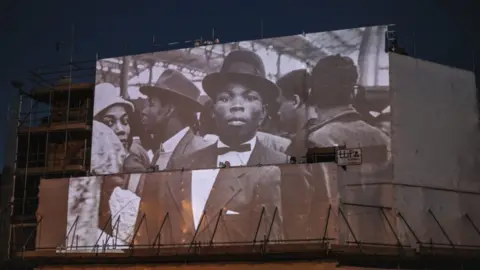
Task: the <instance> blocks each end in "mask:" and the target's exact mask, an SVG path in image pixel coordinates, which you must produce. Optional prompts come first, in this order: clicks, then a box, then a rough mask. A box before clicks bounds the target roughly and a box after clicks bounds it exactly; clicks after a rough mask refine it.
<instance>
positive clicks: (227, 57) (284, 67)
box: [91, 26, 390, 175]
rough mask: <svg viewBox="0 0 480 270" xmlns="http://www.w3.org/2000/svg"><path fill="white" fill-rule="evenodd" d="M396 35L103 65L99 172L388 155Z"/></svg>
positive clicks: (358, 32) (318, 39)
mask: <svg viewBox="0 0 480 270" xmlns="http://www.w3.org/2000/svg"><path fill="white" fill-rule="evenodd" d="M386 31H387V27H386V26H372V27H363V28H355V29H347V30H338V31H331V32H322V33H310V34H301V35H294V36H285V37H278V38H269V39H261V40H253V41H241V42H234V43H228V44H215V45H208V46H202V47H193V48H187V49H179V50H173V51H163V52H155V53H146V54H141V55H132V56H122V57H116V58H109V59H102V60H99V61H98V62H97V75H96V88H95V98H94V122H95V123H94V125H93V140H92V160H91V171H92V173H93V174H94V175H105V174H115V173H129V172H151V171H163V170H171V169H206V168H217V167H223V166H225V164H228V165H229V166H233V167H234V166H252V165H259V164H261V165H272V164H285V163H289V162H291V157H303V156H305V154H306V152H307V149H308V148H311V147H320V148H321V147H331V146H339V145H345V146H347V147H369V146H384V147H385V148H388V147H387V146H389V144H390V135H389V134H390V99H389V61H388V54H387V53H385V33H386ZM109 129H110V131H109ZM115 135H116V136H115ZM107 138H108V139H107ZM382 151H384V150H382ZM382 156H385V155H384V154H382Z"/></svg>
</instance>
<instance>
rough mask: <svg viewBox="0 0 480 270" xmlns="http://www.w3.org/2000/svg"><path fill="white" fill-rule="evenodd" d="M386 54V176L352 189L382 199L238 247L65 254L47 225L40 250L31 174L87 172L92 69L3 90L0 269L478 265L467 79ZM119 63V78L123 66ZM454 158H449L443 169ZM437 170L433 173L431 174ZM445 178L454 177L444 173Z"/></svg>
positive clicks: (41, 72) (331, 211)
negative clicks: (305, 235)
mask: <svg viewBox="0 0 480 270" xmlns="http://www.w3.org/2000/svg"><path fill="white" fill-rule="evenodd" d="M389 57H390V73H391V75H390V83H391V89H394V90H398V89H407V90H408V91H407V90H405V91H398V92H395V93H394V94H393V95H392V100H393V101H392V107H393V108H394V109H393V112H394V116H393V117H392V118H393V119H392V133H393V134H394V135H392V136H396V137H394V138H395V139H396V141H394V143H393V144H394V146H392V148H394V150H392V151H394V152H393V156H394V157H393V158H394V160H395V166H394V168H392V174H394V176H395V177H394V179H395V180H394V181H392V182H389V183H380V184H378V185H377V186H375V187H372V186H373V185H370V186H369V185H368V184H365V185H363V183H362V186H361V187H352V190H353V189H355V190H360V189H361V192H365V194H367V193H368V194H378V193H373V192H372V193H369V192H370V191H371V190H370V189H373V188H376V191H379V190H380V191H382V192H383V193H382V196H379V197H382V198H375V200H376V201H377V202H379V203H377V204H372V203H369V201H368V200H361V199H359V200H358V201H348V202H347V201H340V202H338V203H337V204H330V205H325V208H326V211H325V213H327V215H326V216H327V217H326V218H325V219H324V220H322V222H321V223H322V224H321V225H322V235H321V236H319V237H318V238H316V239H299V240H295V241H270V240H269V238H268V237H265V238H264V239H263V240H261V241H258V240H257V236H256V235H255V237H254V238H253V239H252V241H251V242H248V243H231V244H225V243H223V244H218V245H217V244H212V243H210V244H201V243H197V242H195V241H193V240H192V242H188V243H183V244H181V245H161V244H160V241H158V243H157V242H156V241H155V242H153V244H152V245H148V246H137V245H135V244H134V241H133V239H132V241H131V243H130V244H126V245H123V246H118V247H117V246H115V245H116V244H114V248H113V250H112V247H111V246H108V245H104V246H103V247H102V246H101V245H99V246H97V245H95V246H89V247H88V249H89V250H93V251H89V252H75V250H76V249H78V247H75V244H74V242H75V241H74V240H71V239H73V238H71V235H70V234H71V228H70V230H68V231H67V232H66V233H64V228H53V229H52V228H49V229H48V230H49V231H55V230H58V239H61V240H65V241H63V242H70V240H71V242H72V243H61V244H58V245H57V246H55V247H48V248H47V247H44V246H43V245H40V244H39V243H41V241H40V240H39V236H38V234H39V233H40V232H45V231H46V230H45V229H39V228H40V227H41V226H48V224H53V223H49V222H50V220H43V219H44V218H47V217H44V216H39V215H38V206H39V201H38V200H39V195H38V193H39V186H40V180H41V179H48V181H45V183H53V181H68V179H65V178H77V177H82V176H89V175H90V159H91V154H90V149H91V144H92V142H91V138H92V120H93V115H92V114H93V113H92V112H93V100H94V88H95V83H93V82H94V81H95V73H96V69H95V62H94V61H87V62H78V63H77V62H75V63H74V62H71V63H68V64H66V65H63V66H56V67H53V68H50V67H45V68H40V69H38V70H35V71H33V72H32V74H31V77H32V83H26V82H25V83H20V82H14V83H13V86H14V87H15V88H16V89H15V90H16V91H17V93H18V100H17V103H16V105H17V107H16V108H15V106H12V108H11V112H10V114H9V119H10V126H9V129H8V132H9V135H10V136H9V137H7V139H8V141H7V144H6V145H7V153H6V159H5V163H6V168H5V169H4V171H3V176H2V183H1V184H2V189H1V194H0V200H1V201H0V202H1V224H0V239H1V240H2V241H1V243H0V244H1V251H2V253H1V255H2V259H3V265H1V266H0V268H2V269H34V268H37V269H119V268H121V269H132V270H133V269H160V268H162V269H163V268H167V267H172V266H170V265H171V264H173V265H174V266H173V267H182V268H198V267H208V268H212V269H213V268H215V269H217V268H225V267H228V268H238V269H245V268H246V267H249V268H250V267H255V268H266V269H267V268H268V269H270V268H289V267H299V268H301V269H332V270H333V269H339V270H360V269H372V268H373V269H375V268H380V269H385V268H389V269H390V268H392V269H426V268H428V269H452V270H453V269H478V265H480V261H479V255H480V219H479V218H480V216H478V214H477V212H478V211H477V210H478V206H480V204H479V203H478V202H479V201H480V200H478V198H479V196H480V193H479V192H478V189H479V188H480V184H479V183H478V181H476V178H478V177H476V176H477V175H478V174H477V172H478V170H477V168H478V167H480V166H477V165H478V164H479V163H478V160H480V159H478V155H477V153H476V151H477V150H478V149H479V148H477V147H478V146H477V145H473V143H472V144H470V147H465V146H464V145H460V141H473V139H472V138H474V137H475V136H477V135H478V133H479V132H478V127H477V126H475V128H472V126H473V125H472V123H473V122H474V121H477V120H478V119H477V115H476V105H472V104H473V103H472V102H474V100H475V98H472V97H473V96H474V95H475V94H474V93H475V89H474V81H473V88H472V85H471V83H472V81H470V80H471V76H470V73H468V72H465V71H460V70H456V69H453V68H449V67H444V66H440V65H437V64H433V63H428V62H424V61H420V60H417V59H413V58H410V57H408V56H403V55H397V54H393V53H390V54H389ZM124 68H125V70H127V71H128V68H129V67H128V66H126V65H125V67H124ZM117 69H119V68H118V67H117ZM119 70H120V69H119ZM418 74H422V75H424V74H426V75H425V76H426V77H428V78H429V79H428V80H425V79H424V78H423V77H422V76H419V75H418ZM445 78H448V79H445ZM446 80H450V81H448V82H447V83H446V82H445V81H446ZM120 84H121V82H120ZM431 85H434V86H435V87H431ZM442 87H443V88H442ZM445 87H446V88H445ZM456 87H458V88H461V89H459V91H460V90H461V91H464V93H466V94H462V95H456V96H454V97H452V96H451V95H450V93H451V92H452V91H451V90H452V89H455V88H456ZM422 91H423V92H422ZM420 92H422V93H427V94H428V95H429V97H428V100H429V101H431V102H432V105H431V107H432V108H434V109H435V110H437V111H435V112H434V113H432V111H430V109H429V108H425V106H424V105H423V104H421V103H422V102H418V103H417V102H416V100H419V99H421V98H422V97H423V96H421V95H419V93H420ZM446 100H448V103H447V102H445V101H446ZM423 101H425V100H423ZM446 104H447V105H446ZM471 105H472V106H471ZM446 106H447V107H448V106H450V107H448V108H447V109H448V110H449V114H446V113H442V111H441V110H444V109H445V107H446ZM466 107H468V108H469V109H472V110H469V109H468V110H467V109H465V108H466ZM470 107H472V108H470ZM473 107H475V108H473ZM402 108H408V109H407V110H402ZM434 109H431V110H434ZM473 109H474V110H473ZM395 110H397V111H395ZM473 111H475V115H473ZM395 112H397V114H396V115H395ZM472 116H473V117H472ZM467 118H468V121H467V120H465V119H467ZM438 119H443V120H444V121H443V124H438V125H437V124H436V123H437V122H438ZM458 119H462V120H458ZM472 119H475V120H472ZM467 129H468V131H469V132H470V133H468V132H467V131H466V130H467ZM460 131H463V132H460ZM460 133H461V134H462V135H460ZM466 133H468V135H465V134H466ZM465 136H471V137H465ZM433 137H435V140H434V141H433V140H432V142H431V143H429V144H427V143H426V141H428V139H432V138H433ZM392 141H393V139H392ZM450 141H455V142H459V143H458V144H453V143H452V145H450V146H449V147H444V149H442V154H439V152H436V151H437V149H438V148H441V145H443V144H445V143H449V142H450ZM442 147H443V146H442ZM411 149H414V150H411ZM412 152H413V153H414V154H415V155H414V156H412ZM429 152H431V153H432V154H429ZM460 152H461V154H460ZM418 153H422V154H418ZM423 153H426V154H423ZM452 157H454V158H455V159H456V162H451V159H452ZM412 160H415V161H416V162H415V163H414V162H412ZM439 164H440V165H439ZM439 167H442V173H438V174H436V173H435V172H434V171H435V169H438V168H439ZM439 170H440V169H439ZM182 171H183V170H182ZM344 171H346V169H345V168H343V170H339V174H342V173H344ZM451 171H455V173H456V174H454V173H451V174H449V173H450V172H451ZM155 173H158V174H162V172H155ZM444 175H447V176H445V177H444ZM452 175H454V176H452ZM453 177H455V179H452V178H453ZM475 177H476V178H475ZM53 179H55V180H53ZM378 186H380V187H378ZM58 192H60V191H58ZM383 194H386V196H383ZM384 197H385V198H384ZM386 197H388V198H386ZM66 199H67V198H66ZM342 199H343V198H342ZM53 203H54V202H53ZM58 203H59V204H63V203H64V202H63V201H62V202H58ZM355 215H358V216H360V215H363V216H362V218H356V217H355ZM52 216H61V218H63V216H62V214H61V213H51V215H50V216H49V217H48V218H51V217H52ZM380 223H381V225H379V224H380ZM40 225H41V226H40ZM162 226H163V225H162ZM376 228H382V230H377V229H376ZM137 229H138V228H137ZM137 232H138V231H137V230H135V234H134V238H135V236H137ZM257 232H258V228H257ZM212 238H213V236H212ZM67 240H68V241H67ZM97 242H98V241H97ZM65 244H66V245H67V246H65ZM72 251H74V252H72ZM107 251H108V252H107Z"/></svg>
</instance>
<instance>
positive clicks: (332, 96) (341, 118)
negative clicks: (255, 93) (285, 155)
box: [308, 55, 392, 242]
mask: <svg viewBox="0 0 480 270" xmlns="http://www.w3.org/2000/svg"><path fill="white" fill-rule="evenodd" d="M357 78H358V71H357V67H356V66H355V64H354V62H353V61H352V60H351V59H350V58H348V57H343V56H340V55H333V56H328V57H325V58H323V59H321V60H319V61H318V63H317V64H316V65H315V67H314V68H313V70H312V92H311V96H310V98H309V99H308V101H309V103H310V105H311V106H313V107H314V108H315V110H316V112H317V115H318V118H317V119H316V120H315V123H313V124H312V125H310V127H309V130H308V143H309V144H310V145H312V146H315V147H333V146H346V147H347V148H361V149H362V164H361V165H360V166H355V167H352V168H347V170H346V171H344V170H337V165H336V164H332V163H330V164H328V163H324V164H321V166H320V167H319V169H320V170H318V171H317V173H316V174H317V175H318V179H324V181H325V182H326V183H327V186H328V188H329V191H330V196H331V198H332V203H334V201H336V200H337V199H338V197H341V198H342V200H343V201H344V202H350V203H358V204H370V205H383V204H384V203H383V202H382V201H381V200H382V199H383V198H384V197H388V194H387V195H385V194H384V193H383V192H384V191H385V189H382V188H381V187H379V186H377V185H370V186H369V187H368V188H365V187H363V186H361V185H362V184H374V183H379V182H389V181H391V176H392V169H391V156H390V155H391V154H390V138H389V137H388V136H387V135H386V134H384V133H383V132H382V131H381V130H379V129H378V128H376V127H374V126H372V125H370V124H368V123H367V122H365V121H364V120H363V119H362V116H361V115H360V113H359V112H358V111H357V110H356V109H355V108H354V107H353V106H352V101H353V99H352V97H353V94H354V88H355V85H356V83H357ZM337 190H338V192H337ZM350 211H352V212H353V211H354V210H350ZM364 212H365V211H364ZM377 213H378V212H375V214H374V215H366V214H363V215H359V214H358V213H352V214H351V215H348V216H349V222H350V225H351V226H352V227H353V230H354V231H355V232H356V236H357V238H358V240H360V241H365V242H378V241H383V240H385V238H387V237H390V236H391V234H390V232H389V231H388V230H389V229H388V228H387V227H386V226H384V224H385V223H384V221H382V217H381V216H380V215H378V214H377ZM347 214H350V213H347ZM372 219H378V220H372ZM347 233H348V232H347ZM382 238H384V239H382ZM379 239H382V240H379Z"/></svg>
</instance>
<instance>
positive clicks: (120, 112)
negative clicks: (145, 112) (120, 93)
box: [101, 105, 130, 149]
mask: <svg viewBox="0 0 480 270" xmlns="http://www.w3.org/2000/svg"><path fill="white" fill-rule="evenodd" d="M101 122H102V123H104V124H105V125H107V126H108V127H110V128H111V129H112V130H113V132H115V134H116V135H117V137H118V139H120V141H121V142H122V144H123V146H124V147H125V149H128V138H129V136H130V123H129V119H128V113H127V110H126V109H125V107H124V106H122V105H113V106H111V107H109V108H107V109H105V111H104V113H103V115H102V117H101Z"/></svg>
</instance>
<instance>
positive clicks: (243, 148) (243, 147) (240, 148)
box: [217, 144, 252, 155]
mask: <svg viewBox="0 0 480 270" xmlns="http://www.w3.org/2000/svg"><path fill="white" fill-rule="evenodd" d="M251 150H252V146H251V145H250V144H240V145H237V146H232V147H227V146H224V147H218V148H217V155H224V154H226V153H228V152H240V153H241V152H248V151H251Z"/></svg>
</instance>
